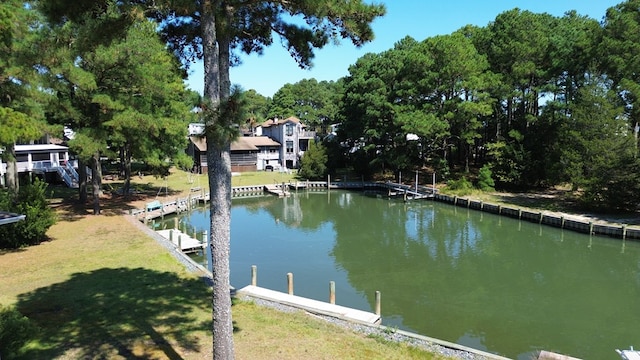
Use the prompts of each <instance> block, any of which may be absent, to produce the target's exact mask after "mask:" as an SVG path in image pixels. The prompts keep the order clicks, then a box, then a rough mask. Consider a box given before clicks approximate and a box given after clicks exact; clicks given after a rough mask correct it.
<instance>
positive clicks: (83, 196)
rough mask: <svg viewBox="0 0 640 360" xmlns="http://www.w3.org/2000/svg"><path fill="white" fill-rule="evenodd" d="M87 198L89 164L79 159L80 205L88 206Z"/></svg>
mask: <svg viewBox="0 0 640 360" xmlns="http://www.w3.org/2000/svg"><path fill="white" fill-rule="evenodd" d="M87 198H88V194H87V164H86V163H85V162H84V161H83V160H81V159H78V199H79V202H80V204H86V203H87Z"/></svg>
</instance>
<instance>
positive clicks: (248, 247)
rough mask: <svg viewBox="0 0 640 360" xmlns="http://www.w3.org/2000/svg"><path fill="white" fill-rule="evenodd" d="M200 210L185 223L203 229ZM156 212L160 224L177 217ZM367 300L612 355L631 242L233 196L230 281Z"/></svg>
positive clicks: (363, 197) (638, 311) (460, 331)
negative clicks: (254, 276)
mask: <svg viewBox="0 0 640 360" xmlns="http://www.w3.org/2000/svg"><path fill="white" fill-rule="evenodd" d="M208 219H209V213H208V210H207V209H205V208H203V209H199V210H195V211H192V212H190V213H189V214H182V215H180V220H179V221H180V223H181V224H182V225H181V226H187V227H188V228H189V229H191V230H189V231H190V232H191V231H193V230H192V229H194V228H195V229H197V230H199V231H201V230H206V229H207V228H208ZM173 224H174V220H170V219H168V220H166V223H164V224H159V226H162V227H167V226H173ZM251 265H256V266H257V268H258V285H259V286H262V287H266V288H269V289H273V290H278V291H283V292H286V289H287V285H286V274H287V273H288V272H291V273H293V274H294V284H295V289H294V292H295V294H296V295H300V296H304V297H309V298H313V299H317V300H323V301H328V297H329V282H330V281H335V287H336V303H337V304H339V305H343V306H349V307H354V308H358V309H362V310H366V311H373V309H374V303H375V291H380V292H381V294H382V296H381V298H382V319H383V320H382V321H383V324H384V325H387V326H390V327H397V328H399V329H404V330H408V331H412V332H415V333H418V334H422V335H426V336H430V337H434V338H439V339H443V340H447V341H451V342H455V343H458V344H462V345H466V346H470V347H473V348H476V349H480V350H484V351H488V352H492V353H496V354H500V355H502V356H507V357H510V358H514V359H522V360H525V359H526V360H528V359H531V358H532V354H534V353H535V352H536V351H538V350H548V351H554V352H558V353H562V354H566V355H571V356H574V357H579V358H583V359H618V358H619V357H618V355H617V354H616V353H615V351H614V350H615V349H616V348H629V346H636V347H640V332H639V331H638V329H639V325H640V243H638V242H631V241H626V242H623V241H622V240H620V239H611V238H606V237H595V236H588V235H584V234H579V233H575V232H571V231H566V230H565V231H563V230H560V229H556V228H551V227H546V226H541V225H539V224H534V223H529V222H521V221H518V220H515V219H510V218H504V217H499V216H496V215H492V214H487V213H482V212H479V211H474V210H468V209H465V208H459V207H454V206H451V205H447V204H442V203H438V202H433V201H430V200H419V201H410V202H407V203H404V202H402V201H401V200H389V199H387V198H384V197H379V196H375V195H371V194H365V193H360V192H347V191H330V192H306V191H305V192H299V193H294V194H292V196H291V197H288V198H277V197H275V196H263V197H255V198H234V199H233V209H232V219H231V282H232V285H233V286H235V287H236V288H241V287H244V286H246V285H248V284H249V283H250V268H251Z"/></svg>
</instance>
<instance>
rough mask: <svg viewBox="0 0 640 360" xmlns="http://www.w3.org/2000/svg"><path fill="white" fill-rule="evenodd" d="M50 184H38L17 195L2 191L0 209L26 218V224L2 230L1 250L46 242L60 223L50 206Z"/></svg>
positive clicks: (22, 222)
mask: <svg viewBox="0 0 640 360" xmlns="http://www.w3.org/2000/svg"><path fill="white" fill-rule="evenodd" d="M46 189H47V184H46V183H45V182H43V181H40V180H39V179H37V178H36V180H35V181H34V182H33V183H32V184H29V185H27V186H21V187H20V190H19V192H18V194H17V196H16V195H14V194H13V193H12V192H11V190H7V189H0V209H2V210H6V211H10V212H14V213H18V214H22V215H26V217H25V220H23V221H19V222H17V223H13V224H9V225H4V226H0V248H19V247H22V246H27V245H35V244H39V243H40V242H42V241H43V240H45V239H46V232H47V230H48V229H49V228H50V227H51V226H52V225H53V224H54V223H55V222H56V217H55V212H54V211H53V209H51V208H50V207H49V205H48V203H47V196H46V193H45V191H46Z"/></svg>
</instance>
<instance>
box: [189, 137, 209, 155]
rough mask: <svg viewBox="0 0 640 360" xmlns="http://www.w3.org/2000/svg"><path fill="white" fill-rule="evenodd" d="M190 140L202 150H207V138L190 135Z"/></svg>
mask: <svg viewBox="0 0 640 360" xmlns="http://www.w3.org/2000/svg"><path fill="white" fill-rule="evenodd" d="M189 140H191V142H192V143H193V145H195V146H196V147H197V148H198V150H200V151H207V139H205V138H204V137H200V136H189Z"/></svg>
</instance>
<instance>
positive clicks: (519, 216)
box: [518, 209, 522, 220]
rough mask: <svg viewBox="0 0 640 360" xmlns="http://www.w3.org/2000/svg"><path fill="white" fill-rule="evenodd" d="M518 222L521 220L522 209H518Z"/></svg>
mask: <svg viewBox="0 0 640 360" xmlns="http://www.w3.org/2000/svg"><path fill="white" fill-rule="evenodd" d="M518 220H522V209H518Z"/></svg>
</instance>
